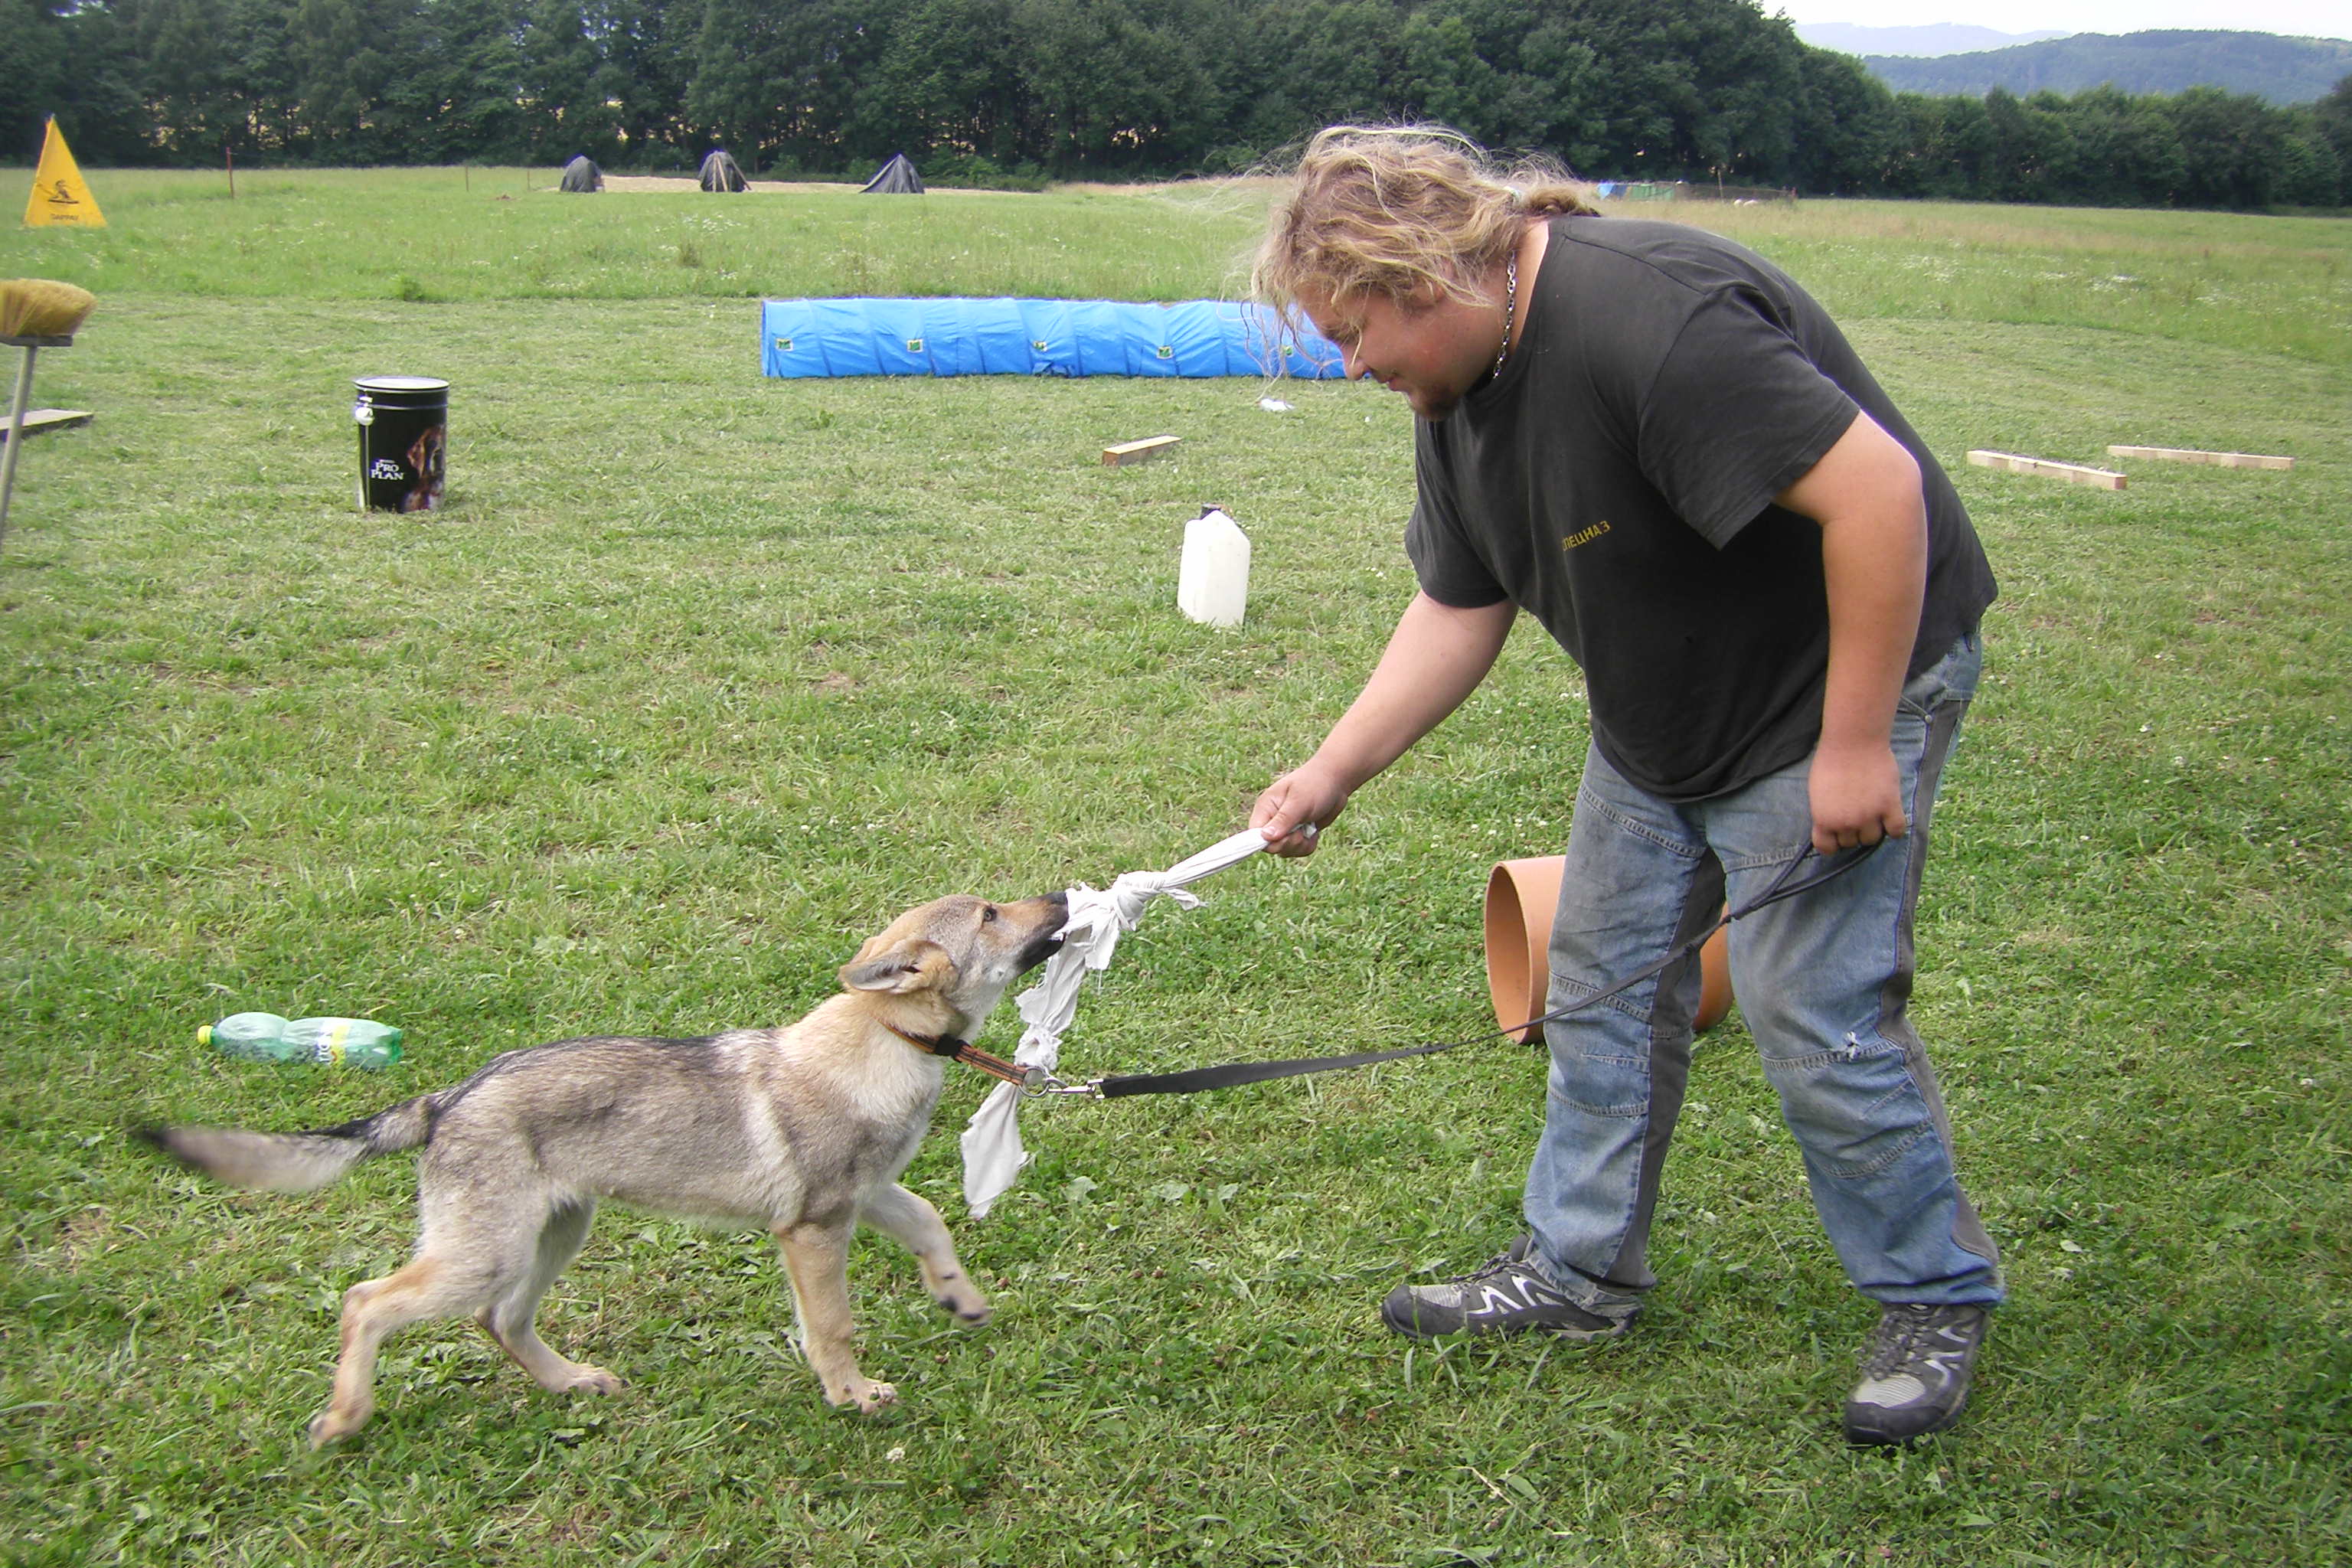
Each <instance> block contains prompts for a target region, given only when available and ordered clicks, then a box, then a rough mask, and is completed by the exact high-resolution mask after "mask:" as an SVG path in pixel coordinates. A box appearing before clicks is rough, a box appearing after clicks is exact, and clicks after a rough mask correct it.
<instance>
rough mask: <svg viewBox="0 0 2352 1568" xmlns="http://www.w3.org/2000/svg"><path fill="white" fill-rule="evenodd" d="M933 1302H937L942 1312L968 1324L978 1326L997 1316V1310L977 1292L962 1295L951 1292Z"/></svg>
mask: <svg viewBox="0 0 2352 1568" xmlns="http://www.w3.org/2000/svg"><path fill="white" fill-rule="evenodd" d="M931 1300H934V1301H937V1302H938V1303H939V1304H940V1309H941V1310H944V1311H949V1312H952V1313H954V1314H955V1315H956V1317H957V1318H959V1319H961V1321H964V1322H967V1323H971V1324H974V1325H978V1324H981V1323H984V1322H986V1321H988V1320H989V1319H991V1318H992V1317H994V1316H996V1309H995V1308H993V1307H992V1306H990V1305H989V1304H988V1303H987V1301H986V1300H982V1297H981V1294H980V1292H979V1291H977V1290H965V1291H963V1292H962V1293H961V1294H956V1293H953V1292H950V1293H949V1294H945V1295H940V1296H934V1297H932V1298H931Z"/></svg>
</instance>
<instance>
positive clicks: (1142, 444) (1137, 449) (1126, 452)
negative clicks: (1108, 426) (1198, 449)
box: [1103, 436, 1183, 468]
mask: <svg viewBox="0 0 2352 1568" xmlns="http://www.w3.org/2000/svg"><path fill="white" fill-rule="evenodd" d="M1182 440H1183V437H1181V436H1151V437H1146V438H1145V439H1143V440H1140V441H1121V442H1120V443H1119V444H1118V446H1116V447H1104V448H1103V467H1104V468H1125V467H1126V466H1127V465H1128V464H1129V463H1148V462H1150V460H1151V459H1152V458H1161V457H1165V456H1167V455H1168V454H1169V453H1171V452H1172V451H1174V450H1175V449H1176V448H1177V447H1178V445H1180V444H1181V442H1182Z"/></svg>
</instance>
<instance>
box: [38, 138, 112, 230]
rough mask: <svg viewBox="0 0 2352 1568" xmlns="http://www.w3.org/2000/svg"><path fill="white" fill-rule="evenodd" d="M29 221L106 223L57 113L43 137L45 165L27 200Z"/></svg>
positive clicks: (95, 225) (40, 225) (41, 225)
mask: <svg viewBox="0 0 2352 1568" xmlns="http://www.w3.org/2000/svg"><path fill="white" fill-rule="evenodd" d="M25 223H26V226H28V227H31V228H46V227H48V226H51V225H53V224H68V225H72V226H78V227H81V228H104V227H105V226H106V215H105V214H104V213H101V212H100V211H99V210H98V198H97V197H96V196H93V195H90V194H89V182H87V181H85V180H84V179H83V178H82V177H81V166H80V165H79V164H78V163H75V162H74V155H73V153H71V152H69V151H68V149H67V147H66V139H65V135H64V133H63V132H60V131H58V121H57V116H55V115H51V116H50V117H49V129H48V133H47V135H45V136H43V137H42V138H41V166H40V167H39V168H38V169H36V170H35V171H34V172H33V194H32V195H31V197H30V198H29V199H28V200H26V203H25Z"/></svg>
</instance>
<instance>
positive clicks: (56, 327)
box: [0, 278, 98, 541]
mask: <svg viewBox="0 0 2352 1568" xmlns="http://www.w3.org/2000/svg"><path fill="white" fill-rule="evenodd" d="M96 309H98V296H97V295H95V294H93V293H91V292H90V291H89V289H77V288H76V287H74V286H73V285H72V284H70V283H53V282H50V281H48V280H47V279H42V278H12V279H7V280H6V281H5V282H0V342H5V343H8V344H10V345H12V346H14V347H17V348H21V349H23V350H24V351H25V364H24V368H23V369H22V370H20V371H18V372H17V373H16V403H15V404H14V405H12V406H11V407H10V409H9V413H8V447H7V450H6V452H5V455H0V541H5V540H6V538H7V536H8V498H9V496H10V495H11V494H12V493H14V491H15V490H16V449H17V448H18V447H22V446H23V445H24V444H25V406H26V404H28V403H30V402H31V401H32V396H33V360H34V357H35V356H36V355H37V354H38V353H40V351H41V350H43V349H61V348H64V347H66V346H67V345H68V344H69V343H71V342H73V340H74V333H75V332H77V331H79V330H80V329H81V324H82V323H83V322H84V321H88V320H89V313H90V312H91V311H92V310H96Z"/></svg>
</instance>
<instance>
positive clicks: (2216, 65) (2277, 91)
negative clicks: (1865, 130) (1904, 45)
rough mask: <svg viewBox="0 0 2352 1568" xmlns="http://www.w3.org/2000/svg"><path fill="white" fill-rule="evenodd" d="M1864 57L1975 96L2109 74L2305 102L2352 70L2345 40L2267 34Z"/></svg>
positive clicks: (2079, 41) (1873, 67) (1896, 81)
mask: <svg viewBox="0 0 2352 1568" xmlns="http://www.w3.org/2000/svg"><path fill="white" fill-rule="evenodd" d="M1863 64H1864V65H1865V66H1867V67H1868V68H1870V73H1871V74H1872V75H1873V76H1874V77H1876V78H1878V79H1879V80H1881V81H1883V82H1885V84H1886V85H1887V86H1888V87H1890V88H1892V89H1895V91H1896V92H1924V93H1930V94H1936V95H1943V94H1948V93H1964V94H1966V95H1968V96H1969V97H1971V98H1974V97H1980V96H1981V95H1983V94H1985V93H1987V92H1990V91H1991V90H1992V89H1994V88H1996V87H2005V88H2007V89H2009V90H2010V91H2011V92H2013V93H2017V94H2018V95H2020V96H2023V95H2024V94H2026V93H2029V92H2039V91H2041V90H2042V89H2044V88H2048V89H2051V90H2053V91H2055V92H2062V93H2073V92H2080V91H2081V90H2082V89H2084V88H2086V87H2097V86H2098V85H2099V84H2100V83H2102V82H2113V83H2114V84H2115V85H2116V87H2118V88H2121V89H2123V90H2124V91H2126V92H2162V93H2175V92H2179V91H2181V90H2182V89H2185V88H2191V87H2219V88H2224V89H2228V90H2229V91H2231V92H2250V93H2252V94H2254V95H2256V96H2257V97H2260V98H2263V99H2266V100H2269V101H2270V102H2272V103H2309V102H2311V101H2312V100H2314V99H2318V98H2325V97H2326V96H2327V91H2328V89H2330V88H2332V87H2334V86H2335V85H2336V82H2337V81H2339V80H2341V79H2343V78H2345V77H2347V76H2352V43H2345V42H2342V41H2339V40H2337V39H2335V38H2283V37H2278V36H2277V35H2276V34H2273V33H2190V32H2151V33H2126V34H2123V35H2121V36H2120V37H2116V36H2111V35H2109V34H2105V33H2076V34H2074V36H2072V37H2063V38H2051V39H2047V40H2045V41H2043V42H2042V43H2038V44H2020V45H2017V46H2015V47H2011V48H2005V49H1993V50H1990V51H1989V52H1986V53H1982V54H1972V55H1947V56H1945V57H1944V58H1940V59H1927V60H1922V59H1903V58H1895V57H1893V56H1889V55H1872V56H1870V57H1868V58H1865V59H1864V61H1863Z"/></svg>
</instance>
